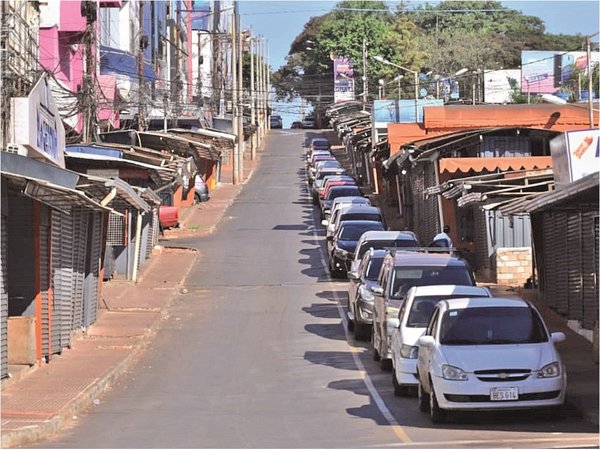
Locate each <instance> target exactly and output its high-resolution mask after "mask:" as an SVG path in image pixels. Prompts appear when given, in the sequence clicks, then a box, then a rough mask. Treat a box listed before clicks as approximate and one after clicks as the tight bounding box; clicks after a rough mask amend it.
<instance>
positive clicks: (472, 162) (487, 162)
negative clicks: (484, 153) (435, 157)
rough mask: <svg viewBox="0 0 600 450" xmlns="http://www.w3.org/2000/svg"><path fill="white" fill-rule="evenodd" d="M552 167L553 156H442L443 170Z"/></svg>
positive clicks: (477, 170)
mask: <svg viewBox="0 0 600 450" xmlns="http://www.w3.org/2000/svg"><path fill="white" fill-rule="evenodd" d="M551 167H552V157H551V156H526V157H521V158H441V159H440V173H441V172H450V173H455V172H462V173H467V172H469V171H470V170H472V171H474V172H482V171H484V170H487V171H488V172H493V171H495V170H500V171H502V172H506V171H508V170H533V169H548V168H551Z"/></svg>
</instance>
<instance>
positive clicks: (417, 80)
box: [413, 71, 419, 123]
mask: <svg viewBox="0 0 600 450" xmlns="http://www.w3.org/2000/svg"><path fill="white" fill-rule="evenodd" d="M413 74H414V75H415V123H418V122H419V74H418V73H417V72H416V71H415V72H413Z"/></svg>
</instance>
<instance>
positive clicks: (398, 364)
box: [390, 284, 492, 395]
mask: <svg viewBox="0 0 600 450" xmlns="http://www.w3.org/2000/svg"><path fill="white" fill-rule="evenodd" d="M491 296H492V294H491V292H490V290H489V289H488V288H486V287H477V286H462V285H456V284H440V285H436V286H414V287H412V288H410V289H409V291H408V292H407V294H406V300H405V301H404V303H403V304H402V307H401V308H400V312H399V313H398V324H397V325H396V328H394V330H393V331H392V339H391V341H392V342H391V345H390V346H391V349H392V382H393V384H394V394H395V395H407V394H408V391H409V389H410V388H416V387H417V385H418V384H419V382H418V380H417V354H418V350H419V347H418V346H417V341H418V340H419V338H420V337H421V336H422V335H423V333H424V332H425V330H426V328H427V324H428V323H429V319H430V318H431V314H432V313H433V310H434V308H435V305H436V304H437V303H438V302H439V301H440V300H445V299H450V298H460V297H491Z"/></svg>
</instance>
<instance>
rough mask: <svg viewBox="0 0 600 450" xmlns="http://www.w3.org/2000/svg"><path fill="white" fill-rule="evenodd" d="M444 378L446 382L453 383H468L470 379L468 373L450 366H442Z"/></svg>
mask: <svg viewBox="0 0 600 450" xmlns="http://www.w3.org/2000/svg"><path fill="white" fill-rule="evenodd" d="M442 378H443V379H444V380H453V381H466V380H468V379H469V377H468V376H467V372H465V371H464V370H462V369H460V368H458V367H454V366H451V365H449V364H444V365H442Z"/></svg>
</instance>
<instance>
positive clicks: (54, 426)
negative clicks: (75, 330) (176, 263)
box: [0, 252, 200, 448]
mask: <svg viewBox="0 0 600 450" xmlns="http://www.w3.org/2000/svg"><path fill="white" fill-rule="evenodd" d="M194 253H195V258H194V260H193V262H192V264H190V265H189V267H188V268H187V270H186V271H185V272H184V273H183V276H182V278H181V279H180V280H179V281H178V282H177V283H176V284H175V286H174V288H173V289H172V291H171V295H170V296H169V299H168V300H167V302H166V303H165V305H164V307H163V309H166V308H168V307H169V306H170V305H171V304H172V303H173V301H174V300H175V298H176V297H177V295H178V294H179V290H180V288H181V286H182V285H183V281H184V280H185V279H186V278H187V276H188V275H189V273H190V271H191V270H192V267H193V265H194V264H195V263H196V261H197V260H198V258H199V257H200V254H199V252H194ZM161 256H162V255H157V260H158V258H160V257H161ZM148 267H149V266H146V269H147V268H148ZM163 312H164V311H161V314H160V315H158V317H157V319H156V320H154V322H153V323H152V324H151V325H150V326H149V327H148V328H146V330H145V332H144V334H143V335H142V336H141V337H140V338H139V339H138V342H137V343H135V344H134V345H133V347H132V349H131V351H130V352H129V353H128V354H127V356H126V357H125V358H124V359H123V360H122V361H121V362H120V363H118V364H117V365H116V366H115V367H114V368H112V369H111V370H110V371H109V372H107V373H106V374H105V375H104V376H103V377H101V378H99V379H98V380H96V382H95V383H94V384H92V385H90V386H88V387H87V388H86V389H85V390H84V391H83V392H81V393H80V394H79V395H77V397H75V398H74V399H73V400H71V401H70V402H69V403H68V404H67V405H66V406H65V407H63V408H62V409H61V411H59V412H58V414H56V415H55V416H54V417H52V418H51V419H49V420H48V421H46V422H44V423H42V424H41V425H34V426H31V427H28V428H23V429H21V430H14V431H8V432H7V431H3V432H2V438H1V441H0V447H1V448H14V447H18V446H24V445H27V444H32V443H34V442H36V441H38V440H40V439H42V438H48V437H50V436H52V435H54V434H56V433H57V432H59V431H61V430H62V429H64V428H65V427H66V426H67V425H68V424H70V423H72V422H73V421H74V420H75V419H74V418H73V417H74V416H77V415H78V414H79V413H81V412H83V411H85V410H87V409H89V407H90V405H92V404H93V400H95V399H96V398H98V397H99V396H101V395H102V394H104V393H105V392H107V391H108V390H109V389H110V388H111V387H112V386H113V384H114V383H115V382H116V381H117V380H119V378H121V376H122V375H124V374H125V372H126V371H127V369H129V368H130V367H131V366H132V365H133V363H135V362H136V360H137V359H138V358H139V357H140V356H141V355H142V354H143V353H144V351H145V350H146V348H147V347H148V345H149V344H150V339H149V338H151V337H153V336H155V335H156V332H157V330H158V329H159V328H160V326H161V325H162V324H163V322H164V321H165V318H166V317H165V315H164V314H163ZM92 326H93V325H92Z"/></svg>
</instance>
